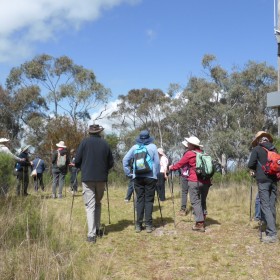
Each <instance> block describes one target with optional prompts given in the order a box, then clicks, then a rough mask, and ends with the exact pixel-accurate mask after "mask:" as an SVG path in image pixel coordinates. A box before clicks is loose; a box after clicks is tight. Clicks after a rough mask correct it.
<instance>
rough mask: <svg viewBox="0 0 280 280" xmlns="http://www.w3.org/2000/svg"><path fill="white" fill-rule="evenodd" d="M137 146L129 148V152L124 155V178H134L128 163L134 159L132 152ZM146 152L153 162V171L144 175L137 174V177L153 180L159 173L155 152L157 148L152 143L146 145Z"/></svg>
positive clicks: (156, 152) (156, 153) (157, 158)
mask: <svg viewBox="0 0 280 280" xmlns="http://www.w3.org/2000/svg"><path fill="white" fill-rule="evenodd" d="M137 147H138V145H134V146H132V147H131V148H130V150H129V151H128V152H127V153H126V155H125V156H124V158H123V170H124V173H125V175H126V176H130V175H132V178H133V179H134V178H135V177H136V176H135V174H134V172H133V174H131V167H130V161H131V159H133V158H134V151H135V150H136V149H137ZM146 148H147V151H148V153H149V155H150V157H151V158H152V160H153V170H152V171H151V172H148V173H145V174H138V175H137V177H147V178H154V179H157V174H158V173H159V171H160V165H159V156H158V151H157V146H156V145H155V144H153V143H151V144H148V145H146Z"/></svg>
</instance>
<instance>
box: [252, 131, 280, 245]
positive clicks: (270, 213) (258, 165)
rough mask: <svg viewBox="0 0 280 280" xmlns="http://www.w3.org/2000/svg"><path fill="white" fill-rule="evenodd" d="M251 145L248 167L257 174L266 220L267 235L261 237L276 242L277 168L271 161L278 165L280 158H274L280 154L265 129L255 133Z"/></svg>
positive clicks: (263, 214) (262, 208)
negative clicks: (274, 167) (275, 168)
mask: <svg viewBox="0 0 280 280" xmlns="http://www.w3.org/2000/svg"><path fill="white" fill-rule="evenodd" d="M251 146H252V147H253V149H252V151H251V155H250V158H249V161H248V168H249V169H250V170H251V172H252V173H254V174H255V176H256V181H257V185H258V193H259V197H260V202H261V212H262V216H263V217H262V219H263V220H264V221H265V222H266V230H265V233H266V236H264V237H261V241H262V242H264V243H275V242H278V237H277V229H276V196H277V170H276V171H274V169H273V166H272V165H270V163H272V164H274V163H275V165H277V164H278V160H279V159H278V160H276V161H274V160H273V158H274V157H275V156H276V158H280V155H278V154H277V150H276V148H275V146H274V145H273V138H272V136H271V135H270V134H269V133H267V132H265V131H259V132H258V133H257V134H256V135H255V137H254V140H253V141H252V143H251ZM271 154H272V155H271ZM271 156H272V159H271V158H270V157H271ZM268 157H269V158H270V160H268Z"/></svg>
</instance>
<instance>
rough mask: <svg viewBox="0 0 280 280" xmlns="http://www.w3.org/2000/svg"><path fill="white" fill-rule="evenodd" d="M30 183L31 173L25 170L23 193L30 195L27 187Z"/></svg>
mask: <svg viewBox="0 0 280 280" xmlns="http://www.w3.org/2000/svg"><path fill="white" fill-rule="evenodd" d="M28 184H29V173H28V172H23V187H24V189H23V195H28V193H27V189H28Z"/></svg>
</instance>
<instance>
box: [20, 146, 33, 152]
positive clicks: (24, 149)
mask: <svg viewBox="0 0 280 280" xmlns="http://www.w3.org/2000/svg"><path fill="white" fill-rule="evenodd" d="M30 147H31V145H27V146H25V147H24V148H22V149H21V153H23V152H25V151H27V150H28V149H29V148H30Z"/></svg>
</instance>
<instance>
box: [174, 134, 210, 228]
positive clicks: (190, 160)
mask: <svg viewBox="0 0 280 280" xmlns="http://www.w3.org/2000/svg"><path fill="white" fill-rule="evenodd" d="M185 140H186V141H187V145H188V151H187V152H186V153H185V154H184V155H183V157H182V158H181V159H180V160H179V161H178V162H177V163H175V164H173V165H170V166H169V170H170V171H175V170H178V169H180V168H184V169H186V168H187V170H188V175H187V179H188V185H189V194H190V201H191V205H192V208H193V210H194V215H195V225H194V226H193V227H192V230H194V231H201V232H205V218H206V214H207V209H206V198H207V195H208V191H209V187H210V186H211V181H210V179H208V180H203V179H200V178H199V177H198V176H197V174H196V153H195V152H199V153H201V152H202V150H201V148H202V147H203V146H202V145H200V140H199V139H198V138H197V137H195V136H191V137H189V138H185ZM194 151H195V152H194Z"/></svg>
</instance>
